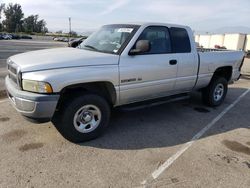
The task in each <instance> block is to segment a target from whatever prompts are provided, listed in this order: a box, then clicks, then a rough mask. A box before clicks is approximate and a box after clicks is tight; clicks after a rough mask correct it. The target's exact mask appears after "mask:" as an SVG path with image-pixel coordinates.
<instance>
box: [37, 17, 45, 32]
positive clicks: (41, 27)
mask: <svg viewBox="0 0 250 188" xmlns="http://www.w3.org/2000/svg"><path fill="white" fill-rule="evenodd" d="M36 32H38V33H47V32H48V28H47V27H46V22H45V20H43V19H42V20H39V21H38V22H37V24H36Z"/></svg>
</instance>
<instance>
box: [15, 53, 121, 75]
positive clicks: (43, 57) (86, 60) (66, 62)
mask: <svg viewBox="0 0 250 188" xmlns="http://www.w3.org/2000/svg"><path fill="white" fill-rule="evenodd" d="M10 60H11V61H12V62H13V63H15V64H16V65H17V66H18V67H19V68H20V70H21V71H22V72H30V71H40V70H45V69H58V68H70V67H78V66H96V65H114V64H118V61H119V56H118V55H114V54H106V53H100V52H94V51H89V50H84V49H78V48H54V49H46V50H38V51H32V52H26V53H22V54H18V55H14V56H12V57H10Z"/></svg>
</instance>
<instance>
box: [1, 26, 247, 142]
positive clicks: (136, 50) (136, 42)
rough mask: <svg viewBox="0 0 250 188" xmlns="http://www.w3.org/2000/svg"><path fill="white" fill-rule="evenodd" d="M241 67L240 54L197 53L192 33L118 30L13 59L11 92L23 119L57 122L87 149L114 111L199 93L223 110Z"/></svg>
mask: <svg viewBox="0 0 250 188" xmlns="http://www.w3.org/2000/svg"><path fill="white" fill-rule="evenodd" d="M243 59H244V53H243V52H241V51H227V50H224V51H222V50H219V51H216V50H208V49H201V50H197V49H196V44H195V41H194V37H193V32H192V30H191V29H190V28H189V27H186V26H181V25H173V24H164V23H140V24H139V23H138V24H112V25H105V26H103V27H101V28H100V29H99V30H98V31H97V32H95V33H93V34H92V35H91V36H90V37H88V39H86V40H85V41H84V42H82V43H81V44H80V45H79V46H78V47H77V48H57V49H48V50H39V51H33V52H27V53H23V54H18V55H15V56H12V57H10V58H9V59H8V60H7V66H8V76H7V77H6V80H5V84H6V88H7V93H8V96H9V99H10V101H11V103H12V104H13V106H14V107H15V108H16V110H17V111H18V112H20V113H21V114H22V115H23V116H25V117H27V118H28V119H31V120H36V121H40V122H41V121H43V122H46V121H52V122H53V123H54V124H55V126H56V127H57V129H58V130H59V132H60V133H61V134H62V135H63V136H64V137H65V138H66V139H68V140H70V141H72V142H83V141H86V140H90V139H94V138H96V137H98V136H99V135H100V134H101V133H102V132H103V131H104V130H105V128H106V127H107V125H108V122H109V118H110V112H111V108H112V107H116V106H121V105H125V104H130V103H135V102H139V101H145V100H149V99H156V98H160V97H165V96H174V95H177V94H183V93H190V92H191V91H193V90H199V91H201V92H202V97H203V101H204V102H205V103H206V104H207V105H210V106H218V105H220V104H221V103H222V102H223V100H224V99H225V96H226V94H227V88H228V83H229V82H232V81H235V80H237V79H239V77H240V68H241V66H242V62H243Z"/></svg>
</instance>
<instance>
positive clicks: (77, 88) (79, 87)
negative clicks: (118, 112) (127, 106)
mask: <svg viewBox="0 0 250 188" xmlns="http://www.w3.org/2000/svg"><path fill="white" fill-rule="evenodd" d="M84 93H94V94H97V95H100V96H102V97H104V98H105V99H106V100H107V101H108V103H109V104H110V105H112V106H113V105H114V104H115V102H116V98H117V96H116V90H115V87H114V85H113V84H112V83H111V82H91V83H83V84H75V85H70V86H67V87H65V88H63V89H62V90H61V92H60V99H59V101H58V104H57V109H59V108H60V106H61V104H62V103H63V102H64V101H67V100H69V99H70V98H72V97H77V96H79V95H82V94H84Z"/></svg>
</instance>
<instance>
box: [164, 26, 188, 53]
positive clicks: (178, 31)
mask: <svg viewBox="0 0 250 188" xmlns="http://www.w3.org/2000/svg"><path fill="white" fill-rule="evenodd" d="M169 33H170V36H171V42H172V52H173V53H190V52H191V45H190V40H189V36H188V33H187V30H186V29H183V28H177V27H171V28H170V29H169Z"/></svg>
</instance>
